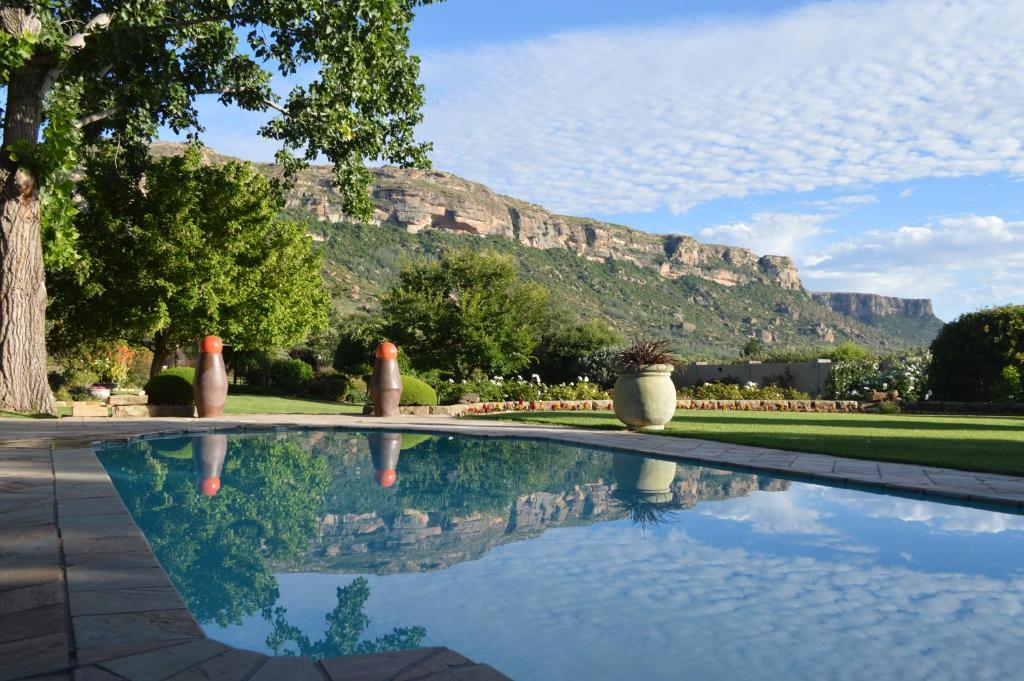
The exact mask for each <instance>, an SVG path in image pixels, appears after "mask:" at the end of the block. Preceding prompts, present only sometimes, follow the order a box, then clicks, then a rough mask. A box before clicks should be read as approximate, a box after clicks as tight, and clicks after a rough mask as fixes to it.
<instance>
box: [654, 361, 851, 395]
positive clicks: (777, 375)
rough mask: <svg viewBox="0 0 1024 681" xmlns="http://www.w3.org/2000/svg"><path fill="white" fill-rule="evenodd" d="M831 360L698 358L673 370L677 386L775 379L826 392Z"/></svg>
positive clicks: (816, 392) (807, 390) (809, 390)
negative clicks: (719, 361) (711, 361)
mask: <svg viewBox="0 0 1024 681" xmlns="http://www.w3.org/2000/svg"><path fill="white" fill-rule="evenodd" d="M830 371H832V360H828V359H816V360H813V361H810V362H767V363H765V362H740V363H736V364H708V363H707V362H697V363H695V364H689V365H686V366H681V367H678V368H677V369H676V370H675V372H674V373H673V374H672V380H673V381H674V382H675V384H676V387H680V388H682V387H689V386H694V385H703V384H705V383H715V382H718V381H726V382H730V383H740V384H743V383H748V382H750V381H753V382H755V383H757V384H758V385H764V384H765V383H776V384H778V385H788V386H790V387H793V388H796V389H797V390H799V391H800V392H805V393H807V394H808V395H812V396H819V395H823V394H825V390H826V387H827V386H828V375H829V372H830Z"/></svg>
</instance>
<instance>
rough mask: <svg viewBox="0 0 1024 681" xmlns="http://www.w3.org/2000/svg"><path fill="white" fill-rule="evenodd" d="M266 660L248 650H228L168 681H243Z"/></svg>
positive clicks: (263, 656) (264, 656)
mask: <svg viewBox="0 0 1024 681" xmlns="http://www.w3.org/2000/svg"><path fill="white" fill-rule="evenodd" d="M266 659H267V657H266V655H261V654H259V653H254V652H252V651H249V650H229V651H227V652H224V653H221V654H220V655H217V656H216V657H211V658H210V659H208V660H205V661H204V662H200V663H199V664H197V665H196V666H194V667H191V668H189V669H186V670H185V671H183V672H181V673H180V674H175V675H174V676H172V677H170V678H169V679H168V681H243V679H246V678H247V677H248V675H249V673H250V672H251V671H253V670H254V669H255V668H256V667H257V666H258V665H260V664H262V663H263V662H264V661H265V660H266Z"/></svg>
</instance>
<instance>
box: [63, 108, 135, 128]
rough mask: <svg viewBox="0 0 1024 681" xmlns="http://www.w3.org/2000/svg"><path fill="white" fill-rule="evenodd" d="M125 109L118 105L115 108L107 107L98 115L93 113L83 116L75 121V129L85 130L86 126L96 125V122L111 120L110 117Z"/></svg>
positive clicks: (98, 112)
mask: <svg viewBox="0 0 1024 681" xmlns="http://www.w3.org/2000/svg"><path fill="white" fill-rule="evenodd" d="M123 108H124V107H123V106H121V105H120V104H117V105H115V106H110V107H107V108H106V109H103V110H102V111H97V112H96V113H91V114H89V115H88V116H82V117H81V118H79V119H78V120H77V121H75V127H76V128H84V127H85V126H87V125H89V124H90V123H95V122H96V121H102V120H103V119H104V118H109V117H111V116H113V115H114V114H116V113H117V112H118V111H120V110H121V109H123Z"/></svg>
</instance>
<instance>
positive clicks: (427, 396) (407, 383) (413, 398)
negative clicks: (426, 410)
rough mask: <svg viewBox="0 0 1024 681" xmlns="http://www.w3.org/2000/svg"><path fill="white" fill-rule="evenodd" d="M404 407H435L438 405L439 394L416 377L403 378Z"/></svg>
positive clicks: (402, 404)
mask: <svg viewBox="0 0 1024 681" xmlns="http://www.w3.org/2000/svg"><path fill="white" fill-rule="evenodd" d="M399 404H400V405H401V406H403V407H433V406H434V405H436V404H437V393H436V392H434V389H433V388H431V387H430V386H429V385H428V384H427V383H425V382H423V381H421V380H420V379H418V378H416V377H415V376H402V399H401V401H400V402H399Z"/></svg>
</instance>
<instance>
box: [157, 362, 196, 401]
mask: <svg viewBox="0 0 1024 681" xmlns="http://www.w3.org/2000/svg"><path fill="white" fill-rule="evenodd" d="M195 379H196V370H195V369H193V368H192V367H172V368H170V369H164V370H163V371H161V372H160V373H159V374H157V375H156V376H154V377H153V378H151V379H149V381H148V382H147V383H146V388H145V390H146V394H147V395H148V396H149V403H150V404H192V402H193V399H194V397H193V393H192V384H193V383H194V382H195Z"/></svg>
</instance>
